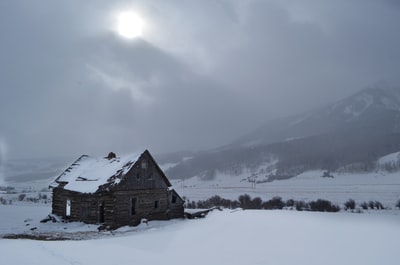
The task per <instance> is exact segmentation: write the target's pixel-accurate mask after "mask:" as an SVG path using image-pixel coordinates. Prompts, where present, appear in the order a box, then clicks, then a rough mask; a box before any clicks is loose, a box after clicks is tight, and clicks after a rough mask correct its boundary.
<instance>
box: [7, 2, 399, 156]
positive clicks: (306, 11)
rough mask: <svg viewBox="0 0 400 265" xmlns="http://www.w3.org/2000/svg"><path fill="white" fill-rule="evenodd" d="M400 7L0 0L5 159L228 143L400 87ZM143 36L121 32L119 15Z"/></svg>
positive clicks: (385, 4)
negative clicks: (130, 14)
mask: <svg viewBox="0 0 400 265" xmlns="http://www.w3.org/2000/svg"><path fill="white" fill-rule="evenodd" d="M399 2H400V1H396V0H359V1H358V0H326V1H321V0H314V1H313V0H304V1H299V0H292V1H291V0H287V1H286V0H276V1H273V0H271V1H268V0H264V1H262V0H259V1H257V0H254V1H247V0H237V1H234V0H231V1H228V0H202V1H195V0H193V1H188V0H181V1H180V0H176V1H165V0H158V1H157V0H154V1H153V0H143V1H106V0H104V1H98V0H96V1H94V0H93V1H89V0H85V1H80V0H68V1H54V0H36V1H30V0H25V1H20V0H2V1H0V91H1V96H0V155H1V156H2V157H3V159H4V157H9V158H13V157H14V158H17V157H49V156H65V155H68V156H77V155H79V154H82V153H86V154H93V155H105V154H106V153H108V152H109V151H114V152H116V153H117V154H118V153H130V152H133V151H136V150H142V149H145V148H148V149H149V150H150V151H152V152H153V153H159V152H170V151H176V150H182V149H195V150H199V149H207V148H213V147H217V146H220V145H224V144H227V143H229V142H230V141H232V140H234V139H235V138H237V137H239V136H241V135H243V134H245V133H247V132H249V131H251V130H253V129H255V128H256V127H258V126H260V125H262V124H263V123H265V122H267V121H268V120H270V119H273V118H276V117H282V116H287V115H292V114H295V113H299V112H302V111H306V110H309V109H311V108H314V107H319V106H321V105H324V104H328V103H329V102H333V101H335V100H338V99H341V98H343V97H346V96H348V95H350V94H352V93H354V92H356V91H358V90H360V89H363V88H365V87H368V86H372V85H375V84H376V83H379V82H386V83H387V84H389V85H391V86H399V85H400V73H399V71H400V50H399V49H400V48H399V47H400V33H399V32H400V31H399V29H400V4H398V3H399ZM128 10H132V11H134V12H136V13H137V15H138V16H140V17H141V18H142V20H143V35H142V36H141V37H139V38H134V39H125V38H123V37H121V36H120V35H119V34H118V32H117V30H116V17H117V15H118V14H119V13H120V12H123V11H128Z"/></svg>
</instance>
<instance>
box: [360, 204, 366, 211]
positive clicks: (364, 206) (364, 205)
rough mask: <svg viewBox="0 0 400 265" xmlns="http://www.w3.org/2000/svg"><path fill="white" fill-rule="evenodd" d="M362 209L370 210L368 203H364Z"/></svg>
mask: <svg viewBox="0 0 400 265" xmlns="http://www.w3.org/2000/svg"><path fill="white" fill-rule="evenodd" d="M360 206H361V208H363V209H364V210H368V203H367V202H363V203H361V204H360Z"/></svg>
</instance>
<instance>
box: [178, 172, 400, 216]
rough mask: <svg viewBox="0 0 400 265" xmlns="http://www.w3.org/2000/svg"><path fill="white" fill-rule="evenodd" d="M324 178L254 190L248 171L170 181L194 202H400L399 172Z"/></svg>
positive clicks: (315, 175) (307, 176)
mask: <svg viewBox="0 0 400 265" xmlns="http://www.w3.org/2000/svg"><path fill="white" fill-rule="evenodd" d="M322 175H323V171H322V170H316V171H308V172H305V173H303V174H300V175H298V176H296V177H293V178H290V179H286V180H278V181H277V180H275V181H272V182H265V183H259V184H256V186H255V188H254V187H252V183H249V182H248V181H246V180H245V179H246V178H247V177H248V176H250V173H249V172H247V173H243V174H242V175H239V176H227V175H223V174H218V175H217V176H216V178H215V179H213V180H210V181H203V180H200V179H198V178H197V177H195V178H191V179H187V180H176V179H175V180H172V181H171V182H172V184H173V185H174V188H175V189H176V190H177V192H178V193H179V194H180V195H181V196H185V198H186V199H188V200H191V201H197V200H205V199H207V198H210V197H211V196H213V195H219V196H220V197H223V198H226V199H237V198H238V196H239V195H242V194H245V193H247V194H249V195H250V196H251V197H260V198H261V199H262V200H264V201H266V200H269V199H271V198H272V197H274V196H279V197H282V198H283V199H284V200H287V199H295V200H305V201H310V200H316V199H325V200H330V201H332V202H333V203H336V204H338V205H340V206H343V203H344V202H346V201H347V200H348V199H353V200H355V201H356V202H357V203H358V204H359V203H362V202H364V201H370V200H373V201H379V202H381V203H382V204H383V205H384V206H385V207H389V208H394V207H395V204H396V203H397V201H399V199H400V172H396V173H387V172H372V173H365V174H350V173H345V174H338V173H332V175H333V178H323V177H321V176H322Z"/></svg>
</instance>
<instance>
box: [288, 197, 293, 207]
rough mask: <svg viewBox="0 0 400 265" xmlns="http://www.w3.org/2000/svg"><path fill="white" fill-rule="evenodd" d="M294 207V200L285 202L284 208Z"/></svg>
mask: <svg viewBox="0 0 400 265" xmlns="http://www.w3.org/2000/svg"><path fill="white" fill-rule="evenodd" d="M293 206H294V200H293V199H289V200H287V201H286V207H293Z"/></svg>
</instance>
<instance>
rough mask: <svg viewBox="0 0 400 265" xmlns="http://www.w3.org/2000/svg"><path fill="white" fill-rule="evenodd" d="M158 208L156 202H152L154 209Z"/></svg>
mask: <svg viewBox="0 0 400 265" xmlns="http://www.w3.org/2000/svg"><path fill="white" fill-rule="evenodd" d="M157 208H158V201H154V209H157Z"/></svg>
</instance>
